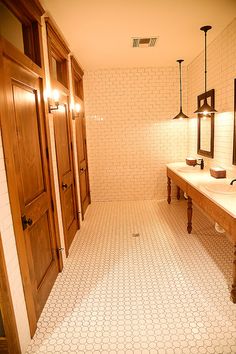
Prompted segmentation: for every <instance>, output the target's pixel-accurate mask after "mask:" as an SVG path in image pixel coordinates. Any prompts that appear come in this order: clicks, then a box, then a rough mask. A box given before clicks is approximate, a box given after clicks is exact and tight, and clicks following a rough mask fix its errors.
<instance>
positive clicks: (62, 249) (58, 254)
mask: <svg viewBox="0 0 236 354" xmlns="http://www.w3.org/2000/svg"><path fill="white" fill-rule="evenodd" d="M62 251H64V248H62V247H60V248H57V258H59V257H60V253H62Z"/></svg>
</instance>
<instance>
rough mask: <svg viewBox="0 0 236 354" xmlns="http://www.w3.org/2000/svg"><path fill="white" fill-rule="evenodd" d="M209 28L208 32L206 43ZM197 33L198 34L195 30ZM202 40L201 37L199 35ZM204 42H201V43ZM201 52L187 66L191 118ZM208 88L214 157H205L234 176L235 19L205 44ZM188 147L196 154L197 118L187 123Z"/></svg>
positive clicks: (200, 82)
mask: <svg viewBox="0 0 236 354" xmlns="http://www.w3.org/2000/svg"><path fill="white" fill-rule="evenodd" d="M212 31H214V28H212V30H211V31H209V32H208V40H209V43H210V36H211V32H212ZM199 35H201V33H200V31H199ZM203 39H204V37H203ZM203 44H204V43H203ZM203 54H204V53H203V52H202V53H201V54H200V55H199V56H198V57H197V58H195V59H194V60H193V62H192V63H191V64H190V65H189V66H188V114H189V115H190V116H191V117H193V116H194V114H193V112H194V111H195V110H196V108H197V96H198V95H199V94H201V93H203V92H204V56H203ZM207 58H208V75H207V78H208V89H209V90H210V89H213V88H214V89H215V107H216V110H217V111H218V112H219V113H218V114H216V115H215V151H214V159H213V160H212V159H205V160H207V163H208V164H209V165H220V166H223V167H225V168H227V170H228V175H229V176H231V175H232V176H236V168H235V167H233V166H232V152H233V118H234V114H233V110H234V78H236V19H235V20H234V21H233V22H231V23H230V24H229V25H228V26H227V27H226V29H225V30H224V31H223V32H222V33H221V34H220V35H219V36H218V37H217V38H216V39H215V40H214V41H213V42H212V43H210V44H209V46H208V54H207ZM188 135H189V142H188V150H189V153H190V154H191V155H196V153H197V119H196V118H192V119H191V120H190V122H189V134H188Z"/></svg>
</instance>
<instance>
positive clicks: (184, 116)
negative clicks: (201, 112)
mask: <svg viewBox="0 0 236 354" xmlns="http://www.w3.org/2000/svg"><path fill="white" fill-rule="evenodd" d="M176 61H177V63H179V86H180V90H179V92H180V111H179V113H178V114H177V116H175V117H174V118H173V119H183V118H189V117H188V116H186V114H184V113H183V111H182V78H181V63H182V62H183V61H184V60H183V59H179V60H176Z"/></svg>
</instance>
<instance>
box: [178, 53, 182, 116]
mask: <svg viewBox="0 0 236 354" xmlns="http://www.w3.org/2000/svg"><path fill="white" fill-rule="evenodd" d="M178 62H179V85H180V88H179V96H180V110H181V111H182V75H181V62H182V60H178Z"/></svg>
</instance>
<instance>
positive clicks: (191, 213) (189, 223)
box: [187, 197, 193, 234]
mask: <svg viewBox="0 0 236 354" xmlns="http://www.w3.org/2000/svg"><path fill="white" fill-rule="evenodd" d="M187 214H188V225H187V230H188V233H189V234H191V231H192V215H193V203H192V198H190V197H188V213H187Z"/></svg>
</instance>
